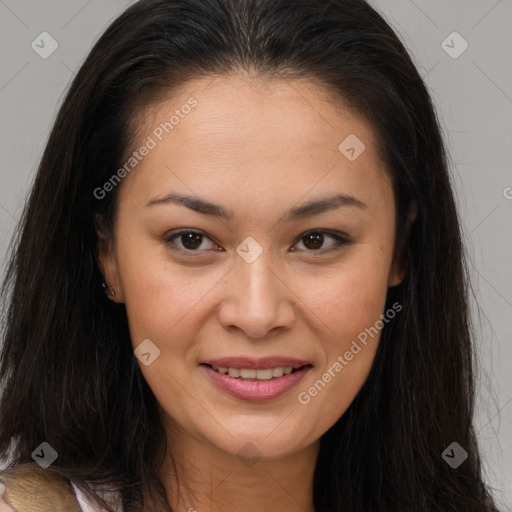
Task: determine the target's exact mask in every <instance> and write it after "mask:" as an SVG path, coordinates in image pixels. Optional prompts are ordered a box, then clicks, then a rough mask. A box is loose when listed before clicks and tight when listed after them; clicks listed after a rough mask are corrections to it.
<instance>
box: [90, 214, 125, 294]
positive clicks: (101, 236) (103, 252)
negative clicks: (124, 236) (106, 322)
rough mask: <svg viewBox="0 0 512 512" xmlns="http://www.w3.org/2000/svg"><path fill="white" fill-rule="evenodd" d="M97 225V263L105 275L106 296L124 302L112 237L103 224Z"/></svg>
mask: <svg viewBox="0 0 512 512" xmlns="http://www.w3.org/2000/svg"><path fill="white" fill-rule="evenodd" d="M96 225H97V228H96V234H97V236H98V245H97V262H98V266H99V268H100V272H101V274H102V275H103V280H104V283H103V285H104V286H103V287H104V289H105V294H106V296H107V298H108V299H110V300H111V301H113V302H116V303H119V302H123V300H124V299H123V294H122V290H121V286H120V280H119V274H118V269H117V264H116V259H115V251H114V243H113V239H112V236H110V235H109V234H107V233H106V232H105V231H104V229H103V228H102V227H101V224H98V222H97V223H96ZM98 226H100V227H98Z"/></svg>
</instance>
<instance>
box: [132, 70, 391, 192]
mask: <svg viewBox="0 0 512 512" xmlns="http://www.w3.org/2000/svg"><path fill="white" fill-rule="evenodd" d="M191 105H194V106H193V107H191ZM148 137H150V138H151V139H152V140H153V141H154V149H152V150H151V151H150V152H149V154H148V155H147V156H145V157H144V159H143V160H142V161H141V163H140V164H139V165H138V167H137V172H136V173H132V174H131V175H130V176H129V179H130V180H137V181H138V183H139V185H140V187H142V188H143V189H147V194H146V195H148V194H149V195H154V194H156V193H160V192H162V190H160V188H161V187H162V186H165V185H164V182H165V181H167V180H168V178H170V175H171V174H173V175H174V180H175V179H176V176H178V175H180V176H186V179H187V180H190V183H194V184H195V186H197V185H198V183H199V182H202V183H208V184H209V186H207V187H206V189H210V188H211V187H212V186H216V184H222V183H225V182H227V181H230V182H236V183H238V184H239V185H240V186H241V185H242V183H244V184H245V185H246V186H253V190H256V189H257V188H258V185H260V186H261V185H265V184H267V185H268V186H270V185H271V184H272V185H274V186H275V184H276V183H279V184H280V185H284V184H286V185H287V189H288V190H290V191H292V190H293V187H294V183H295V184H301V185H300V186H301V187H304V186H306V185H309V186H310V187H311V186H313V184H314V183H315V182H316V181H318V180H319V179H321V178H322V176H324V175H326V176H327V175H329V176H328V180H331V182H332V180H335V179H336V175H338V177H339V176H340V175H342V174H343V175H344V176H345V178H346V179H347V180H348V181H352V182H353V184H355V183H356V182H358V181H359V185H360V186H361V185H362V183H363V181H364V180H366V181H367V184H368V181H375V180H382V179H384V180H385V181H387V176H386V173H385V172H383V165H382V164H381V162H380V161H379V158H378V156H377V152H376V146H375V135H374V132H373V130H372V127H371V126H370V125H369V124H368V123H367V122H366V121H365V120H364V119H363V118H362V117H360V116H359V115H357V114H356V113H355V112H354V111H353V110H352V109H350V108H349V106H348V105H347V104H346V103H344V102H343V101H342V99H341V98H337V97H335V96H334V95H333V94H332V93H330V92H329V90H328V89H327V88H325V87H322V85H321V84H319V83H316V82H314V81H311V80H262V79H248V78H247V77H244V76H240V75H225V76H217V77H204V78H200V79H194V80H191V81H189V82H186V83H185V84H184V85H183V86H182V87H180V88H179V89H178V90H175V91H174V92H173V93H172V94H170V95H169V97H168V98H166V99H165V100H163V101H159V102H158V103H155V104H153V105H151V106H150V107H148V108H146V109H145V110H144V111H143V112H142V113H141V115H140V117H139V120H138V124H137V138H136V143H135V148H138V147H139V146H140V145H142V144H143V143H144V141H146V140H147V138H148ZM345 141H348V143H345ZM354 142H355V144H356V146H355V147H356V150H357V151H361V148H364V150H362V153H361V155H360V156H359V157H358V158H357V159H356V160H350V159H349V158H347V154H346V153H344V152H343V151H345V150H346V149H347V144H348V146H354ZM340 148H341V149H340ZM132 149H133V148H130V150H132ZM348 149H350V148H348ZM333 168H335V172H329V171H330V169H333ZM326 180H327V178H326ZM328 180H327V181H328ZM171 181H172V180H171ZM324 185H327V186H329V184H328V183H324ZM297 192H299V190H297Z"/></svg>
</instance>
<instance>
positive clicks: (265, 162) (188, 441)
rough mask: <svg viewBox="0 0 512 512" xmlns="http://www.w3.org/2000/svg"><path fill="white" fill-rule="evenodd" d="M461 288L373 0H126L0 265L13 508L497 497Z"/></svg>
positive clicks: (436, 187)
mask: <svg viewBox="0 0 512 512" xmlns="http://www.w3.org/2000/svg"><path fill="white" fill-rule="evenodd" d="M468 290H469V286H468V282H467V271H466V267H465V261H464V253H463V246H462V242H461V236H460V228H459V221H458V214H457V211H456V207H455V203H454V198H453V192H452V188H451V184H450V179H449V173H448V168H447V157H446V153H445V148H444V145H443V141H442V138H441V136H440V129H439V125H438V122H437V118H436V114H435V111H434V109H433V106H432V103H431V100H430V97H429V94H428V91H427V90H426V87H425V85H424V83H423V81H422V79H421V78H420V76H419V75H418V72H417V70H416V69H415V67H414V65H413V63H412V61H411V59H410V57H409V56H408V54H407V52H406V50H405V48H404V46H403V45H402V43H401V42H400V41H399V39H398V38H397V36H396V35H395V33H394V32H393V31H392V29H391V28H390V27H389V25H388V24H387V23H386V22H385V21H384V19H383V18H382V17H381V16H380V15H379V14H378V13H377V12H376V11H375V10H374V9H373V8H372V7H370V6H369V5H368V4H367V3H366V2H365V1H363V0H337V1H332V2H324V1H319V0H318V1H316V0H312V1H304V2H295V1H294V2H290V1H285V0H281V1H276V0H264V1H261V0H199V1H197V0H196V1H194V2H192V1H186V0H181V1H180V0H176V1H168V0H167V1H164V0H141V1H139V2H137V3H135V4H134V5H132V6H131V7H130V8H128V9H127V10H126V11H125V12H124V13H123V14H122V15H121V16H120V17H119V18H118V19H116V20H115V21H114V22H113V23H112V25H111V26H110V27H109V28H108V29H107V30H106V32H105V33H104V34H103V36H102V37H101V38H100V40H99V41H98V42H97V43H96V45H95V46H94V48H93V49H92V51H91V53H90V55H89V56H88V58H87V59H86V61H85V62H84V64H83V65H82V67H81V68H80V70H79V72H78V74H77V76H76V78H75V80H74V81H73V83H72V85H71V87H70V90H69V92H68V94H67V96H66V98H65V100H64V103H63V105H62V107H61V109H60V112H59V115H58V117H57V119H56V122H55V125H54V128H53V130H52V133H51V135H50V139H49V141H48V145H47V147H46V151H45V153H44V156H43V159H42V162H41V165H40V168H39V171H38V175H37V178H36V180H35V183H34V185H33V188H32V191H31V195H30V200H29V202H28V204H27V207H26V210H25V214H24V216H23V219H22V221H21V225H20V228H19V234H18V237H17V239H16V245H15V247H14V252H13V255H12V259H11V262H10V266H9V268H8V270H7V276H6V280H5V284H4V296H5V298H6V301H7V300H8V309H7V316H6V328H5V335H4V345H3V350H2V365H1V371H0V378H1V386H2V389H3V394H2V399H1V403H0V411H1V423H0V453H1V455H2V456H3V457H5V458H8V460H9V463H10V466H9V469H8V470H6V471H5V472H4V473H3V475H2V480H3V481H4V483H5V485H6V503H8V504H9V505H7V506H11V507H13V508H14V509H16V510H18V511H19V512H25V511H26V510H33V508H31V507H38V508H37V510H41V506H46V509H47V510H56V507H57V504H58V503H60V505H59V506H61V507H63V509H65V510H71V509H72V507H74V509H76V510H80V508H79V507H81V508H82V510H89V509H88V508H87V507H99V510H105V511H107V510H108V511H113V510H123V511H125V512H126V511H130V510H174V511H177V510H188V511H189V512H192V511H194V510H196V511H199V512H202V511H204V510H235V509H240V510H242V509H243V510H248V511H261V510H287V511H291V512H293V511H299V510H302V511H307V512H310V511H311V512H312V511H316V512H331V511H332V512H334V511H339V512H341V511H343V512H355V511H360V512H362V511H375V510H379V511H411V510H415V511H429V512H430V511H435V510H438V511H444V510H446V511H448V510H450V511H461V512H462V511H464V512H467V511H482V512H483V511H493V510H497V508H496V506H495V505H494V504H493V499H492V497H491V495H490V492H489V491H488V489H487V487H486V485H485V484H484V482H483V479H482V474H481V467H480V456H479V452H478V447H477V442H476V436H475V433H474V429H473V425H472V418H473V398H474V390H473V365H474V362H473V357H472V340H471V330H470V319H469V314H468V293H469V291H468ZM30 485H32V488H31V489H30V490H27V489H28V488H29V487H28V486H30ZM43 490H44V493H46V494H45V495H44V496H45V497H44V496H43ZM104 492H108V493H110V494H103V493H104ZM69 499H71V500H72V503H73V505H70V504H69V503H71V502H68V504H66V505H63V504H62V503H64V502H65V500H69ZM29 500H32V502H33V503H34V505H31V504H30V501H29ZM45 500H46V501H45ZM46 502H48V503H50V504H49V505H46ZM66 507H67V508H66Z"/></svg>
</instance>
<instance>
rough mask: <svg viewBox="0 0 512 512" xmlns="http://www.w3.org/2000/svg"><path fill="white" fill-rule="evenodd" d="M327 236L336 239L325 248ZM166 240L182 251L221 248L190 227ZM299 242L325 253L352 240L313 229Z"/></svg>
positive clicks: (171, 245)
mask: <svg viewBox="0 0 512 512" xmlns="http://www.w3.org/2000/svg"><path fill="white" fill-rule="evenodd" d="M326 238H330V239H331V240H334V243H332V244H331V245H330V246H329V247H327V248H323V247H322V246H323V245H324V243H325V240H326ZM176 240H177V241H178V243H177V242H176ZM205 240H209V241H210V242H211V244H210V247H208V244H207V246H206V247H204V245H203V242H204V241H205ZM164 242H165V243H166V244H167V245H168V246H169V247H170V249H172V250H175V251H180V252H188V253H193V252H202V251H201V247H202V250H215V251H218V250H219V249H218V247H219V246H218V245H216V244H215V242H213V241H212V239H211V238H209V237H208V236H206V235H205V234H204V233H201V232H198V231H193V230H190V229H183V230H181V231H177V232H175V233H171V234H169V235H167V236H166V237H164ZM299 242H301V243H302V244H303V245H304V247H306V249H305V250H306V251H307V252H318V253H324V252H330V251H332V250H336V249H338V248H340V246H343V245H346V244H348V243H350V240H349V239H348V237H347V236H346V235H344V234H343V233H340V232H338V231H330V230H312V231H308V232H306V233H303V234H302V235H301V236H300V237H299V239H298V242H296V243H295V244H294V245H296V244H297V243H299ZM212 246H213V247H212ZM215 247H217V249H215ZM300 250H302V249H300ZM292 251H294V252H295V251H296V249H293V248H292Z"/></svg>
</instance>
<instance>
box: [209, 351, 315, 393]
mask: <svg viewBox="0 0 512 512" xmlns="http://www.w3.org/2000/svg"><path fill="white" fill-rule="evenodd" d="M228 360H229V365H227V364H224V363H225V362H226V361H228ZM219 361H220V362H222V364H214V366H231V367H232V368H237V366H233V364H234V361H235V359H234V358H230V359H216V360H214V362H217V363H218V362H219ZM236 361H237V364H238V362H239V361H240V359H236ZM263 361H264V360H262V359H260V360H258V361H255V360H254V359H253V360H252V362H253V363H254V364H259V365H260V366H259V367H257V368H255V367H254V366H253V368H250V367H247V366H241V367H239V368H248V369H262V368H269V366H265V365H268V363H266V362H263ZM275 361H276V358H272V360H271V362H272V364H274V363H275ZM283 361H285V362H290V361H295V362H294V364H295V365H296V366H295V367H297V360H291V359H286V360H285V359H282V358H281V359H280V362H279V364H277V366H285V365H283V364H282V362H283ZM242 362H243V364H244V365H245V364H247V360H245V361H242ZM208 364H210V363H203V364H200V365H199V366H200V368H202V369H203V371H205V372H206V374H207V375H208V377H209V378H210V379H211V380H212V381H213V382H214V384H216V385H217V387H218V388H219V389H221V390H222V391H224V392H225V393H227V394H229V395H231V396H233V397H235V398H238V399H240V400H245V401H248V402H267V401H270V400H275V399H277V398H279V397H280V396H282V395H284V394H285V393H287V392H288V391H290V390H291V389H292V388H293V387H295V386H296V385H297V384H298V383H299V381H301V380H302V379H303V378H304V376H305V375H306V374H307V373H308V372H309V371H310V370H311V369H312V368H313V366H312V365H311V363H307V362H306V363H305V366H303V367H302V368H300V369H298V370H296V371H295V372H293V373H289V374H284V375H283V376H282V377H277V378H272V379H270V380H243V379H237V378H234V377H230V376H229V375H226V374H223V373H219V372H217V371H215V370H214V369H213V368H211V367H210V366H208ZM261 365H263V366H261ZM287 366H293V365H291V364H288V365H287ZM298 366H302V365H300V364H299V365H298ZM273 367H274V368H275V366H273Z"/></svg>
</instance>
